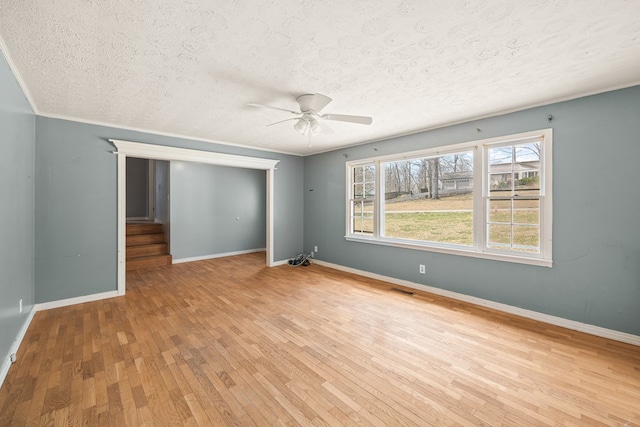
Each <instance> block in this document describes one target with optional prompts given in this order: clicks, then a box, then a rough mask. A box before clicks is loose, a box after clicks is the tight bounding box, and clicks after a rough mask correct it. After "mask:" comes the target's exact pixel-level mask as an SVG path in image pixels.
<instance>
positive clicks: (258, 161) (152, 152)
mask: <svg viewBox="0 0 640 427" xmlns="http://www.w3.org/2000/svg"><path fill="white" fill-rule="evenodd" d="M109 141H110V142H111V143H113V144H114V145H115V146H116V148H117V151H115V152H114V153H115V154H117V155H118V175H117V189H118V227H117V228H118V283H117V292H118V294H119V295H124V294H125V291H126V271H125V267H126V258H125V257H126V243H125V242H126V217H127V215H126V190H127V173H126V169H127V168H126V162H127V158H129V157H136V158H142V159H152V160H167V161H171V160H181V161H186V162H195V163H206V164H213V165H219V166H230V167H240V168H248V169H260V170H265V171H266V201H267V214H266V222H267V224H266V230H267V233H266V234H267V235H266V252H267V254H266V255H267V256H266V263H267V266H269V267H271V266H274V265H275V262H274V254H273V249H274V236H273V212H274V187H275V185H274V180H275V167H276V165H277V164H278V162H279V160H273V159H262V158H258V157H247V156H238V155H231V154H222V153H215V152H210V151H200V150H192V149H185V148H176V147H167V146H161V145H153V144H143V143H138V142H131V141H121V140H115V139H110V140H109Z"/></svg>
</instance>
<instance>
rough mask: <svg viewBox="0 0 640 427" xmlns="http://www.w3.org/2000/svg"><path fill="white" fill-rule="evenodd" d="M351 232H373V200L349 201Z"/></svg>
mask: <svg viewBox="0 0 640 427" xmlns="http://www.w3.org/2000/svg"><path fill="white" fill-rule="evenodd" d="M351 203H352V205H351V226H352V229H351V232H352V233H368V234H371V233H373V201H360V200H354V201H352V202H351Z"/></svg>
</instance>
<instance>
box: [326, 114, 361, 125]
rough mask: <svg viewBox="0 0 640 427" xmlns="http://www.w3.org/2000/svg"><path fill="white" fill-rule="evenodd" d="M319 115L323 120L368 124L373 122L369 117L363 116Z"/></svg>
mask: <svg viewBox="0 0 640 427" xmlns="http://www.w3.org/2000/svg"><path fill="white" fill-rule="evenodd" d="M320 117H322V118H323V119H325V120H335V121H338V122H349V123H358V124H361V125H370V124H371V123H373V119H372V118H371V117H365V116H349V115H346V114H323V115H322V116H320Z"/></svg>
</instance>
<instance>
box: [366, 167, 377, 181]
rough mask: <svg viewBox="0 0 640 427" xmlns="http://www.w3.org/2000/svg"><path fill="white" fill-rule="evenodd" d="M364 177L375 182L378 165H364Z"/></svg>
mask: <svg viewBox="0 0 640 427" xmlns="http://www.w3.org/2000/svg"><path fill="white" fill-rule="evenodd" d="M364 179H365V181H366V182H374V181H375V179H376V167H375V166H374V165H367V166H365V167H364Z"/></svg>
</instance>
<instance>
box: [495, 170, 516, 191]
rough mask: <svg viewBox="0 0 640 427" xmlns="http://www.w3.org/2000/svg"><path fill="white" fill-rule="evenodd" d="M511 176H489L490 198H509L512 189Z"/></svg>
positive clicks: (503, 174) (505, 174)
mask: <svg viewBox="0 0 640 427" xmlns="http://www.w3.org/2000/svg"><path fill="white" fill-rule="evenodd" d="M512 178H513V177H512V174H511V172H509V173H506V172H505V173H492V174H490V175H489V195H490V196H510V195H511V189H512V185H511V184H512V182H513V180H512Z"/></svg>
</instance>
